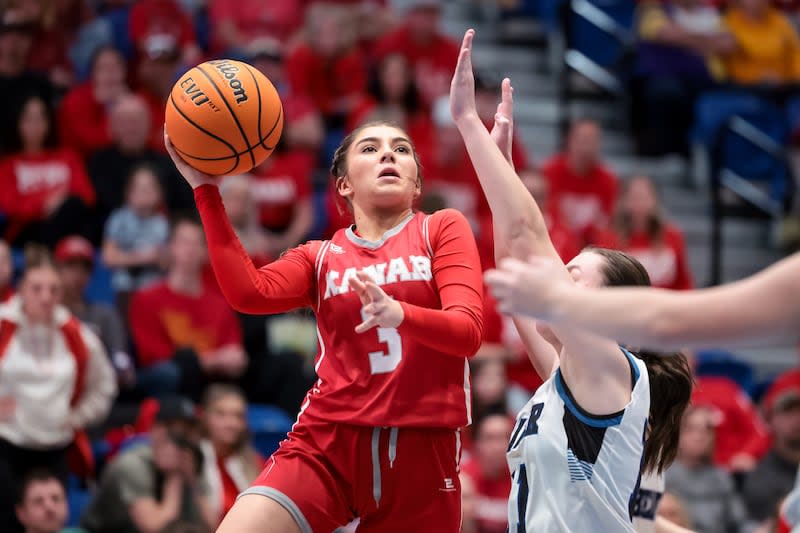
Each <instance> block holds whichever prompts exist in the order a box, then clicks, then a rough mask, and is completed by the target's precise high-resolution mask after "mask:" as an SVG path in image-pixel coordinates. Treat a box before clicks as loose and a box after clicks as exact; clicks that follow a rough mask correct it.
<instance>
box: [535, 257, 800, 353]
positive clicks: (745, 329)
mask: <svg viewBox="0 0 800 533" xmlns="http://www.w3.org/2000/svg"><path fill="white" fill-rule="evenodd" d="M798 268H800V254H795V255H793V256H791V257H789V258H787V259H784V260H782V261H779V262H778V263H776V264H774V265H772V266H771V267H769V268H767V269H766V270H764V271H762V272H760V273H758V274H756V275H754V276H751V277H750V278H747V279H744V280H741V281H738V282H736V283H732V284H729V285H724V286H720V287H714V288H710V289H701V290H695V291H680V292H676V291H667V290H662V289H653V288H642V287H639V288H607V289H575V288H573V287H562V288H558V289H556V290H555V291H552V292H553V294H550V295H547V296H546V297H547V298H550V299H552V302H551V309H552V311H553V313H552V315H553V316H552V321H553V322H556V323H565V324H569V325H571V326H575V327H579V328H584V329H586V330H588V331H592V332H594V333H597V334H600V335H603V336H607V337H610V338H613V339H615V340H617V341H620V342H625V343H630V344H632V345H634V346H644V347H648V348H655V349H663V350H674V349H679V348H682V347H683V348H705V347H709V346H717V347H742V346H758V345H762V344H764V343H765V342H772V343H774V342H776V341H786V340H789V341H792V342H794V341H796V340H797V324H798V322H800V298H798V297H797V295H798V293H800V278H798V276H797V272H798Z"/></svg>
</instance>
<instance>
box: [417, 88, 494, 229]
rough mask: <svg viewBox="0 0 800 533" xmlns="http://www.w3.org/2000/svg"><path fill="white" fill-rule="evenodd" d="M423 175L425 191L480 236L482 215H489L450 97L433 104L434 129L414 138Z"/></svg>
mask: <svg viewBox="0 0 800 533" xmlns="http://www.w3.org/2000/svg"><path fill="white" fill-rule="evenodd" d="M417 150H418V151H419V156H420V160H421V161H422V168H423V170H424V176H425V192H424V193H423V194H425V195H432V194H435V195H438V196H440V197H441V198H442V199H443V200H444V203H445V205H446V206H447V207H451V208H453V209H457V210H458V211H461V213H462V214H463V215H464V216H465V217H466V218H467V220H468V221H469V223H470V225H471V226H472V230H473V231H474V232H475V233H476V236H478V237H479V238H480V233H481V231H482V230H483V227H482V226H481V224H480V223H481V215H490V213H489V206H488V204H487V203H486V200H485V199H484V196H483V192H482V191H481V188H480V184H479V183H478V178H477V176H476V175H475V171H474V170H473V168H472V165H471V164H470V162H469V157H468V155H467V150H466V148H465V147H464V143H463V141H462V140H461V136H460V134H459V133H458V129H456V125H455V123H453V119H452V118H451V116H450V101H449V98H446V97H442V98H440V99H438V100H437V101H436V103H435V104H434V108H433V131H432V134H431V135H428V136H425V137H423V139H422V140H418V141H417Z"/></svg>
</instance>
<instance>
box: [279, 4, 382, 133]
mask: <svg viewBox="0 0 800 533" xmlns="http://www.w3.org/2000/svg"><path fill="white" fill-rule="evenodd" d="M343 15H344V11H342V9H340V8H337V7H335V6H328V5H324V4H316V5H314V6H313V7H312V8H311V9H309V11H308V16H307V20H306V28H305V35H304V38H303V41H302V42H301V43H300V44H299V45H297V47H295V48H294V50H292V51H291V53H290V54H289V56H288V58H287V59H286V72H287V75H288V80H289V84H290V85H291V89H292V91H293V92H297V93H299V94H303V95H306V96H307V97H309V98H310V99H311V101H312V102H314V105H315V106H316V107H317V109H319V110H320V112H321V113H322V115H323V117H325V119H326V124H327V126H328V127H341V126H343V125H344V120H345V118H346V117H347V115H348V114H349V113H351V112H352V111H353V109H354V108H355V106H356V105H357V104H358V102H359V101H361V99H362V98H363V96H364V92H365V90H366V85H367V76H366V69H365V63H366V61H365V59H364V58H363V57H362V55H361V54H360V53H359V51H358V49H357V48H355V47H354V46H353V36H352V35H348V33H349V32H348V31H345V29H346V28H347V24H346V23H347V21H346V20H345V17H344V16H343Z"/></svg>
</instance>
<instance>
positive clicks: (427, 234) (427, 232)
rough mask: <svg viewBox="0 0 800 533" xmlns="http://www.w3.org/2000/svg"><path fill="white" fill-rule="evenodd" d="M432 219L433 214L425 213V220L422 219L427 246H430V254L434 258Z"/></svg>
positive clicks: (423, 234)
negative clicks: (431, 230)
mask: <svg viewBox="0 0 800 533" xmlns="http://www.w3.org/2000/svg"><path fill="white" fill-rule="evenodd" d="M430 220H431V215H425V220H423V221H422V236H423V237H424V238H425V246H426V247H427V248H428V255H429V256H430V258H431V259H433V246H431V233H430V229H429V226H430Z"/></svg>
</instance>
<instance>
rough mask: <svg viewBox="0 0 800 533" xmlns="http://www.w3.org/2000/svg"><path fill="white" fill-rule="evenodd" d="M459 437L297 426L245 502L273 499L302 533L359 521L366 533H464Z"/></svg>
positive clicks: (328, 425) (441, 433) (430, 431)
mask: <svg viewBox="0 0 800 533" xmlns="http://www.w3.org/2000/svg"><path fill="white" fill-rule="evenodd" d="M460 453H461V441H460V435H459V433H458V432H457V431H454V430H441V429H406V428H388V427H385V428H380V427H375V428H373V427H367V426H351V425H345V424H334V423H329V422H322V421H309V419H308V417H304V421H303V422H299V423H298V424H296V425H295V427H294V429H293V431H292V432H291V433H289V436H288V438H287V439H286V440H284V441H283V442H282V443H281V445H280V448H279V449H278V450H277V451H276V452H275V453H274V454H273V455H272V457H270V458H269V459H268V460H267V462H266V465H265V467H264V470H263V471H262V472H261V475H259V476H258V478H257V479H256V480H255V481H254V482H253V485H252V486H251V487H250V488H249V489H247V490H246V491H245V492H244V493H243V494H259V495H262V496H265V497H267V498H271V499H273V500H275V501H276V502H278V503H279V504H281V505H282V506H283V507H284V508H285V509H286V510H288V511H289V513H291V515H292V516H293V517H294V519H295V521H296V522H297V523H298V525H299V526H300V531H302V532H303V533H331V532H332V531H333V530H335V529H336V528H338V527H341V526H344V525H347V524H348V523H349V522H350V521H352V520H353V519H354V518H355V517H360V523H359V526H358V531H359V533H377V532H380V533H395V532H396V533H408V532H409V531H416V532H430V533H458V531H459V530H460V528H461V485H460V483H459V480H458V462H459V459H460V457H459V456H460Z"/></svg>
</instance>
